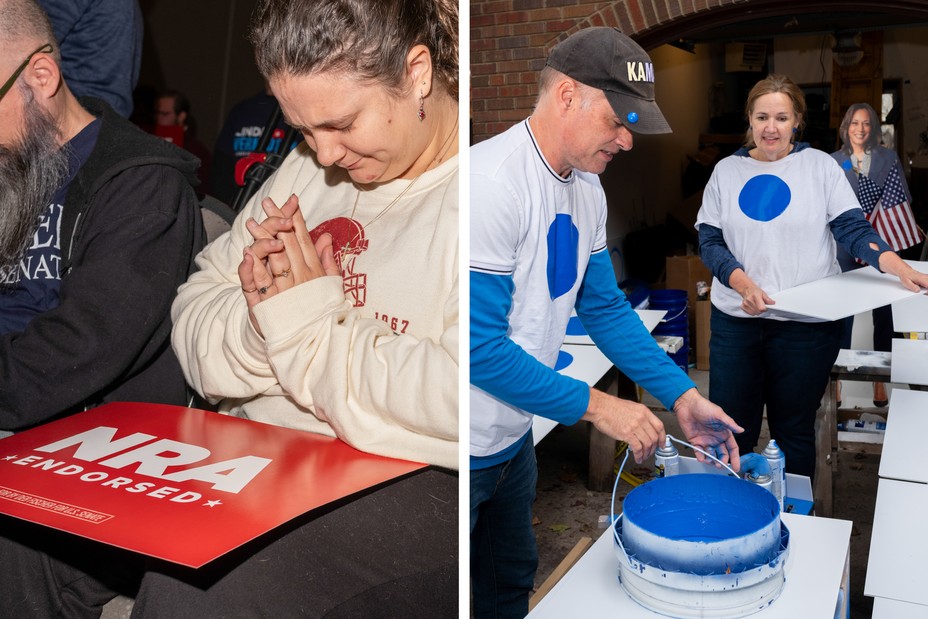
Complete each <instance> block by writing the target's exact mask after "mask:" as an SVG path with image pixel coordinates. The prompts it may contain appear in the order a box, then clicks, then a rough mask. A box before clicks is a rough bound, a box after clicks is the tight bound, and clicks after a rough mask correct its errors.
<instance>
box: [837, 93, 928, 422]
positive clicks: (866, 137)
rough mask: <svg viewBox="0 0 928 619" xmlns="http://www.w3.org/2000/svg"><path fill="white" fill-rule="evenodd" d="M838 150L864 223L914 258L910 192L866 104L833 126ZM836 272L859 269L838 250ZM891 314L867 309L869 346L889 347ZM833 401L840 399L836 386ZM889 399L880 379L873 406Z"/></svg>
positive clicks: (845, 344)
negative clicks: (870, 334)
mask: <svg viewBox="0 0 928 619" xmlns="http://www.w3.org/2000/svg"><path fill="white" fill-rule="evenodd" d="M838 134H839V135H840V137H841V148H840V149H839V150H837V151H835V152H833V153H832V154H831V156H832V157H833V158H834V159H835V161H837V162H838V164H839V165H840V166H841V169H842V170H844V175H845V176H846V177H847V180H848V182H849V183H850V184H851V187H853V188H854V193H855V194H857V200H858V201H859V202H860V206H861V208H862V209H863V212H864V216H865V217H866V218H867V221H869V222H870V223H871V225H872V226H873V227H874V229H875V230H876V232H877V234H879V235H880V237H881V238H882V239H883V240H884V241H886V243H887V245H889V246H890V247H891V248H892V249H893V250H894V251H895V252H897V253H898V254H899V256H900V257H901V258H903V259H905V260H918V259H919V257H920V254H921V244H922V242H923V241H924V240H925V234H924V232H922V230H921V229H919V227H918V224H917V223H916V222H915V215H914V214H913V213H912V193H911V192H910V191H909V186H908V184H907V183H906V180H905V172H904V170H903V169H902V163H901V162H900V161H899V156H898V155H896V152H895V151H893V150H891V149H889V148H885V147H883V146H881V145H880V136H881V132H880V117H879V115H878V114H877V113H876V110H874V109H873V107H871V106H870V105H869V104H868V103H854V104H852V105H851V106H850V107H849V108H848V110H847V112H846V113H845V114H844V119H843V120H842V121H841V126H840V128H839V129H838ZM838 263H839V264H840V265H841V270H842V271H850V270H852V269H856V268H860V267H861V266H862V265H861V264H860V263H858V262H855V261H854V259H853V258H851V257H850V256H849V255H848V253H847V252H846V251H844V250H842V249H841V248H840V247H839V248H838ZM853 324H854V318H853V317H850V318H848V319H847V322H846V328H845V333H844V337H843V338H842V340H841V348H846V349H849V348H851V331H852V327H853ZM893 337H894V333H893V313H892V308H891V307H890V306H889V305H886V306H883V307H878V308H876V309H875V310H873V350H878V351H883V352H889V351H890V350H892V340H893ZM838 400H839V402H840V400H841V392H840V384H839V391H838ZM887 404H889V398H888V397H887V395H886V387H885V385H884V384H883V383H873V405H874V406H878V407H881V406H886V405H887Z"/></svg>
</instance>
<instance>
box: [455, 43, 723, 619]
mask: <svg viewBox="0 0 928 619" xmlns="http://www.w3.org/2000/svg"><path fill="white" fill-rule="evenodd" d="M539 84H540V85H539V95H538V101H537V103H536V105H535V110H534V112H533V113H532V116H531V117H530V118H528V119H527V120H525V121H523V122H521V123H519V124H517V125H515V126H514V127H512V128H510V129H509V130H508V131H505V132H504V133H502V134H500V135H498V136H496V137H494V138H491V139H489V140H487V141H485V142H481V143H479V144H477V145H475V146H473V147H472V148H471V165H472V167H471V179H470V189H471V202H470V208H471V216H470V222H471V231H470V256H471V258H470V379H471V390H470V400H471V401H470V414H471V426H470V454H471V457H470V466H471V475H470V531H471V534H470V543H471V559H470V566H471V567H470V569H471V586H472V593H473V606H474V608H473V612H474V617H477V618H482V617H523V616H525V614H526V613H527V612H528V597H529V593H530V592H531V590H532V586H533V580H534V577H535V571H536V569H537V565H538V554H537V550H536V546H535V535H534V533H533V531H532V503H533V502H534V499H535V484H536V480H537V476H538V471H537V466H536V462H535V449H534V441H533V439H532V418H533V416H534V415H543V416H545V417H549V418H551V419H555V420H557V421H559V422H561V423H565V424H573V423H576V422H577V421H579V420H581V419H584V420H587V421H590V422H591V423H593V425H594V426H595V427H596V428H597V429H599V430H600V431H602V432H603V433H605V434H607V435H609V436H611V437H613V438H617V439H619V440H623V441H625V442H626V443H628V446H629V449H630V450H631V451H632V453H633V454H634V456H635V460H636V461H637V462H639V463H640V462H642V461H643V460H645V459H646V458H648V457H650V456H651V455H653V453H654V451H655V449H656V448H657V446H659V445H663V444H664V439H665V434H664V427H663V424H662V423H661V421H660V420H659V419H658V418H657V416H656V415H654V413H653V412H652V411H651V410H650V409H648V408H647V407H646V406H644V405H643V404H640V403H638V402H633V401H629V400H622V399H619V398H617V397H614V396H612V395H609V394H607V393H604V392H602V391H599V390H597V389H592V388H590V386H589V385H587V384H586V383H584V382H582V381H579V380H576V379H573V378H570V377H568V376H565V375H562V374H559V373H558V372H556V371H554V369H553V368H554V364H555V360H556V358H557V354H558V350H559V348H560V346H561V344H562V343H563V341H564V337H565V334H566V329H567V322H568V320H569V319H570V315H571V311H572V310H573V309H574V308H576V311H577V315H578V316H579V317H580V320H581V321H582V323H583V326H584V327H585V329H586V330H587V332H588V333H589V334H590V335H591V336H592V338H593V340H594V342H596V345H597V346H598V347H599V348H600V349H601V350H602V351H603V352H604V353H605V354H606V356H608V357H609V359H610V360H611V361H612V362H613V363H614V364H615V365H616V366H618V367H619V368H620V369H621V370H622V371H623V372H625V373H626V374H627V375H628V376H629V377H630V378H631V379H632V380H634V381H635V382H637V383H639V384H641V385H642V386H643V387H645V388H646V389H648V390H649V391H650V392H651V393H652V394H654V395H655V397H657V398H658V399H659V400H660V401H661V402H662V403H663V404H664V406H666V407H667V409H668V410H673V411H674V412H675V413H676V414H677V416H678V417H679V420H680V424H681V427H682V428H683V432H684V434H686V437H687V440H689V441H690V442H691V443H694V444H696V445H699V446H700V447H701V448H703V449H706V450H709V451H710V453H714V454H716V455H719V456H720V457H721V458H722V459H723V460H724V461H729V460H730V461H731V463H732V465H733V467H734V468H735V470H738V468H739V464H740V463H739V457H738V451H737V448H736V445H735V440H734V437H733V436H732V431H736V432H737V431H740V430H741V428H739V427H738V426H737V425H736V424H735V423H734V421H732V419H731V418H729V417H728V416H727V415H726V414H725V413H724V412H723V411H722V410H721V409H720V408H719V407H718V406H715V405H714V404H712V403H711V402H710V401H709V400H707V399H705V398H704V397H703V396H702V395H700V394H699V392H698V391H697V390H696V386H695V384H694V383H693V381H691V380H690V379H689V377H687V375H686V374H685V373H684V372H683V371H682V370H681V369H680V368H679V367H677V366H676V365H675V364H674V363H673V361H671V359H670V358H669V357H668V356H667V354H666V353H665V352H664V351H663V350H661V349H660V348H659V347H658V346H657V343H656V342H655V340H654V338H653V337H651V335H650V333H648V331H647V329H645V327H644V326H643V324H642V322H641V319H640V318H639V317H638V315H637V314H636V313H635V312H634V310H633V309H632V307H631V306H630V305H629V303H628V301H627V300H626V298H625V295H624V294H623V293H622V292H621V291H620V290H619V288H618V286H617V284H616V279H615V273H614V271H613V269H612V262H611V261H610V259H609V255H608V251H606V249H607V248H606V196H605V193H604V192H603V189H602V186H601V185H600V181H599V177H598V176H597V175H598V174H601V173H602V172H603V171H604V170H605V169H606V165H607V164H608V163H609V162H610V161H611V160H612V159H613V158H614V157H615V156H617V155H618V154H619V153H620V152H621V151H628V150H631V148H632V145H633V141H634V138H633V136H634V135H636V134H655V133H669V132H670V127H669V126H668V124H667V122H666V121H665V120H664V117H663V115H662V114H661V111H660V109H659V108H658V106H657V104H656V103H655V101H654V71H653V65H652V63H651V59H650V58H649V57H648V55H647V54H646V53H645V52H644V50H642V49H641V47H639V46H638V45H637V44H636V43H635V42H634V41H632V40H631V39H630V38H628V37H627V36H625V35H624V34H622V33H621V32H619V31H618V30H617V29H615V28H588V29H586V30H582V31H580V32H578V33H576V34H574V35H571V36H570V37H568V38H567V39H565V40H564V41H562V42H561V43H559V44H558V45H557V46H555V47H554V49H553V50H552V51H551V53H550V55H549V57H548V60H547V66H546V67H545V68H544V70H543V71H542V72H541V76H540V78H539ZM699 457H700V459H702V458H703V457H704V456H702V455H701V454H700V455H699Z"/></svg>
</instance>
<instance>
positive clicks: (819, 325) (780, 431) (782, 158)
mask: <svg viewBox="0 0 928 619" xmlns="http://www.w3.org/2000/svg"><path fill="white" fill-rule="evenodd" d="M805 114H806V105H805V99H804V97H803V93H802V90H800V89H799V87H797V86H796V84H794V83H793V82H792V81H791V80H790V79H789V78H788V77H786V76H783V75H769V76H768V77H766V78H765V79H763V80H760V81H759V82H757V83H756V84H755V85H754V87H753V88H752V89H751V91H750V93H749V94H748V98H747V103H746V105H745V115H746V117H747V121H748V123H749V128H748V131H747V133H746V135H745V142H744V146H743V147H742V148H741V149H739V150H738V151H736V152H735V153H734V154H732V155H730V156H729V157H726V158H725V159H723V160H722V161H720V162H719V163H718V164H717V165H716V167H715V170H713V173H712V176H711V177H710V179H709V183H708V185H707V186H706V189H705V191H704V194H703V203H702V207H701V208H700V210H699V214H698V215H697V219H696V228H697V229H698V231H699V248H700V255H701V257H702V260H703V262H704V263H705V265H706V266H707V267H708V268H709V269H710V270H711V271H712V274H713V276H714V279H713V284H712V316H711V319H710V320H711V329H712V339H711V341H710V344H709V355H710V361H709V363H710V365H711V367H712V371H711V372H710V374H709V396H710V398H711V399H712V401H713V402H715V403H717V404H718V405H719V406H721V407H723V408H724V409H725V410H726V411H728V412H729V413H730V414H731V416H732V417H733V418H734V419H735V421H737V422H738V423H739V424H741V425H742V426H744V427H745V432H744V434H741V435H739V436H738V439H737V440H738V447H739V449H740V451H741V452H743V453H750V452H752V451H753V449H754V447H755V446H756V444H757V439H758V436H759V434H760V429H761V424H762V422H763V418H764V412H765V410H766V418H767V424H768V426H769V429H770V436H771V437H772V438H773V439H775V440H776V442H777V444H778V445H779V446H780V448H781V449H782V450H783V453H784V455H785V456H786V470H787V472H790V473H795V474H798V475H805V476H808V477H812V476H813V474H814V471H815V413H816V410H817V409H818V407H819V404H820V401H821V398H822V395H823V394H824V392H825V387H826V385H827V382H828V375H829V373H830V371H831V367H832V365H833V363H834V361H835V357H836V356H837V354H838V349H839V346H840V341H841V334H842V332H843V328H844V325H843V321H836V322H828V321H820V320H817V319H814V318H808V319H802V320H800V319H788V318H786V317H784V316H780V315H777V314H776V313H775V312H771V311H769V310H775V309H776V304H775V303H774V301H773V299H771V298H770V295H772V294H774V293H776V292H779V291H780V290H785V289H788V288H792V287H794V286H798V285H800V284H804V283H806V282H812V281H816V280H819V279H822V278H824V277H828V276H830V275H835V274H836V273H839V272H840V267H839V266H838V262H837V260H836V257H835V251H836V245H835V242H836V241H837V242H838V243H840V244H841V245H842V246H843V247H844V248H845V249H846V250H847V251H848V252H849V253H850V254H851V255H852V256H855V257H858V258H860V259H862V260H864V261H866V262H867V263H869V264H872V265H874V266H877V267H878V268H879V269H880V270H881V271H883V272H886V273H891V274H893V275H896V276H897V277H899V280H900V282H901V284H902V285H903V286H905V287H906V288H908V289H910V290H918V289H919V288H920V287H921V288H925V287H928V275H925V274H924V273H919V272H917V271H915V270H914V269H912V268H911V267H909V266H908V265H907V264H906V263H905V262H903V261H902V259H901V258H899V256H898V255H896V253H894V252H893V251H892V250H891V249H890V248H889V247H888V246H887V245H886V243H885V242H884V241H883V240H882V239H881V238H880V237H879V235H878V234H877V233H876V232H875V231H874V230H873V227H872V226H871V225H870V224H869V223H868V222H867V220H866V219H865V218H864V216H863V212H862V211H861V209H860V204H859V203H858V201H857V197H856V196H855V195H854V192H853V190H852V189H851V186H850V185H849V184H848V182H847V180H846V179H845V178H844V174H843V173H842V171H841V168H840V167H839V166H837V165H835V162H834V160H833V159H831V157H829V156H828V154H827V153H824V152H822V151H818V150H815V149H812V148H810V147H809V146H808V144H806V143H804V142H801V141H798V138H799V137H800V135H801V131H802V127H803V123H804V120H805Z"/></svg>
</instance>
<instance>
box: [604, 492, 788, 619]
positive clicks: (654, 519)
mask: <svg viewBox="0 0 928 619" xmlns="http://www.w3.org/2000/svg"><path fill="white" fill-rule="evenodd" d="M615 545H616V554H617V556H618V558H619V579H620V581H621V583H622V587H623V588H624V589H625V591H626V592H627V593H628V594H629V596H630V597H631V598H632V599H634V600H635V601H637V602H638V603H639V604H641V605H642V606H644V607H645V608H648V609H650V610H653V611H655V612H659V613H662V614H666V615H670V616H672V617H681V618H689V617H694V618H695V617H715V618H721V619H735V618H738V617H745V616H747V615H750V614H752V613H755V612H757V611H759V610H762V609H763V608H765V607H766V606H768V605H770V604H771V603H773V601H774V600H775V599H776V598H777V596H779V594H780V592H781V591H782V588H783V583H784V571H783V568H784V565H785V563H786V559H787V556H788V549H789V530H788V529H787V528H786V527H785V525H783V524H782V523H781V521H780V506H779V504H778V503H777V500H776V498H775V497H774V496H773V495H772V494H771V493H770V492H768V491H766V490H764V489H763V488H761V487H759V486H757V485H756V484H752V483H750V482H746V481H744V480H741V479H738V478H737V477H729V476H723V475H708V474H702V475H677V476H672V477H664V478H658V479H654V480H651V481H649V482H648V483H646V484H642V485H641V486H638V487H637V488H635V489H633V490H632V491H631V492H630V493H629V494H628V496H627V497H626V498H625V501H624V504H623V513H622V515H621V516H620V517H619V518H618V519H616V523H615Z"/></svg>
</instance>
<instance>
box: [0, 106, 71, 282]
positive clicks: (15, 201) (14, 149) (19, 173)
mask: <svg viewBox="0 0 928 619" xmlns="http://www.w3.org/2000/svg"><path fill="white" fill-rule="evenodd" d="M25 92H28V91H25ZM23 105H24V109H25V123H24V124H25V130H24V132H23V136H22V140H21V141H20V143H19V144H15V145H12V146H3V145H0V281H5V282H13V281H18V280H19V275H18V273H17V274H15V275H14V274H13V273H12V271H14V270H15V271H17V272H18V271H19V262H20V260H21V259H22V258H23V255H24V254H25V253H26V250H27V249H28V248H29V246H30V245H31V244H32V238H33V235H34V234H35V231H36V228H37V227H38V225H39V223H40V220H41V216H42V214H43V213H44V212H45V211H46V210H47V209H48V206H49V203H50V202H51V200H52V198H53V197H54V196H55V192H57V191H58V189H59V188H60V187H61V185H62V183H64V182H65V181H66V179H67V177H68V148H67V147H64V148H62V147H60V146H59V145H58V140H57V136H58V127H57V125H56V124H55V121H54V119H53V118H52V117H51V116H50V115H49V114H48V113H47V112H46V111H45V110H44V109H42V108H40V107H39V106H38V105H36V104H35V102H34V101H32V100H31V96H27V97H26V100H25V101H24V104H23Z"/></svg>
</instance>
